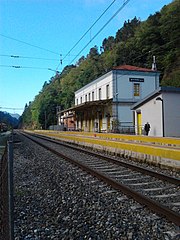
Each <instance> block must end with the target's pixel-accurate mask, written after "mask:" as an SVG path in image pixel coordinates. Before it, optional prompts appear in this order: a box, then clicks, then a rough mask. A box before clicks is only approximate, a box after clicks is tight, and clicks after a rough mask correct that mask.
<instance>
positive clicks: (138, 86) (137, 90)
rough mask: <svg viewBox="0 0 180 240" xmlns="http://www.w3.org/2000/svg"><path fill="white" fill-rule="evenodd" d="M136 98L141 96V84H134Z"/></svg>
mask: <svg viewBox="0 0 180 240" xmlns="http://www.w3.org/2000/svg"><path fill="white" fill-rule="evenodd" d="M134 96H135V97H138V96H140V84H139V83H134Z"/></svg>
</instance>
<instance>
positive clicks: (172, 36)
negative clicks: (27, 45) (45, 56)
mask: <svg viewBox="0 0 180 240" xmlns="http://www.w3.org/2000/svg"><path fill="white" fill-rule="evenodd" d="M179 19H180V0H175V1H173V2H172V3H171V4H169V5H167V6H164V7H163V8H162V9H161V11H160V12H157V13H155V14H154V15H150V16H149V18H148V19H147V20H146V21H144V22H141V21H140V19H138V18H137V17H135V18H134V19H132V20H127V21H125V22H124V25H123V27H122V28H120V29H119V30H118V31H117V32H116V34H115V36H109V37H107V38H105V39H104V40H103V42H102V46H94V47H93V48H91V49H90V51H89V54H88V55H87V56H82V57H81V58H80V59H79V60H78V62H77V64H76V65H71V66H66V67H65V68H64V70H63V72H62V73H61V74H56V76H54V77H52V78H51V79H50V81H49V82H45V83H44V85H43V87H42V90H41V91H40V92H39V94H38V95H37V96H36V97H35V99H34V101H32V102H30V103H29V104H28V105H26V106H25V110H24V113H23V115H22V118H21V126H23V127H32V128H41V127H42V128H45V117H46V123H47V127H48V126H49V125H52V124H56V118H55V114H56V113H55V112H56V106H61V108H62V109H66V108H69V107H71V106H72V105H73V104H74V92H75V91H76V90H77V89H79V88H81V87H82V86H84V85H86V84H87V83H89V82H91V81H92V80H94V79H95V78H97V77H99V76H101V75H102V74H104V73H106V72H107V71H109V70H111V69H112V67H113V66H118V65H122V64H129V65H135V66H140V67H146V68H151V64H152V57H153V55H155V56H156V63H157V69H158V71H160V72H161V79H160V81H161V85H164V86H167V85H169V86H176V87H180V46H179V45H180V41H179V39H180V31H179V29H180V21H179ZM99 49H100V50H99Z"/></svg>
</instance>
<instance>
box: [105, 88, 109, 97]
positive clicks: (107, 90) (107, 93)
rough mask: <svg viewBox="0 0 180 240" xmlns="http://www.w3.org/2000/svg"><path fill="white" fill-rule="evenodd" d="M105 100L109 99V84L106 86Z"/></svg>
mask: <svg viewBox="0 0 180 240" xmlns="http://www.w3.org/2000/svg"><path fill="white" fill-rule="evenodd" d="M106 98H107V99H108V98H109V84H108V85H106Z"/></svg>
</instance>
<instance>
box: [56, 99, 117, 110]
mask: <svg viewBox="0 0 180 240" xmlns="http://www.w3.org/2000/svg"><path fill="white" fill-rule="evenodd" d="M109 103H112V98H111V99H105V100H97V101H90V102H84V103H82V104H79V105H76V106H74V107H71V108H68V109H65V110H62V111H60V113H64V112H69V111H83V110H85V109H87V108H91V107H99V106H105V105H107V104H109Z"/></svg>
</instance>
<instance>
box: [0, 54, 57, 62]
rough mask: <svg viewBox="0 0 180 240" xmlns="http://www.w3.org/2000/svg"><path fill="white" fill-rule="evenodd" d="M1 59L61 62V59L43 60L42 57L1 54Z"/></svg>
mask: <svg viewBox="0 0 180 240" xmlns="http://www.w3.org/2000/svg"><path fill="white" fill-rule="evenodd" d="M0 56H1V57H9V58H18V59H20V58H23V59H36V60H47V61H59V59H54V58H42V57H31V56H20V55H7V54H0Z"/></svg>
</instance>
